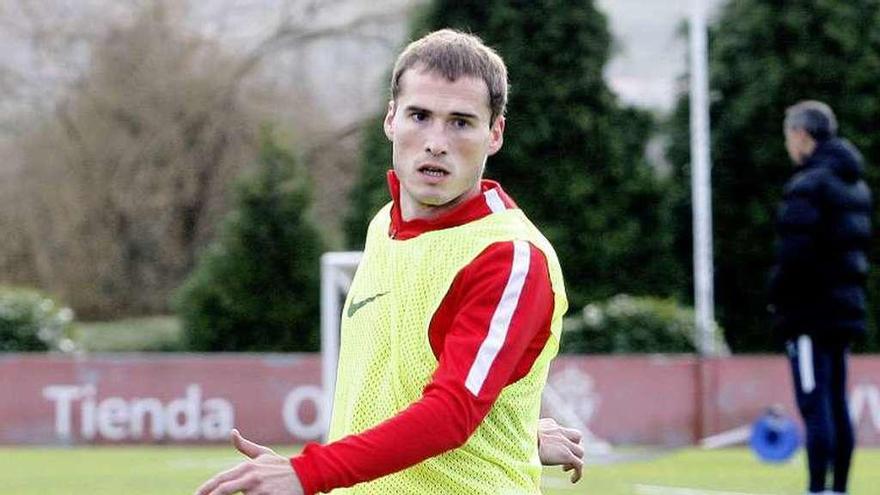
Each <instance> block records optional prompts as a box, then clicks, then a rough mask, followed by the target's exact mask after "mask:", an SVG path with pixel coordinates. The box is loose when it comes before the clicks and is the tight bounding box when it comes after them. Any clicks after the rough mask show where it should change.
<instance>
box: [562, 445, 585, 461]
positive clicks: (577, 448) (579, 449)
mask: <svg viewBox="0 0 880 495" xmlns="http://www.w3.org/2000/svg"><path fill="white" fill-rule="evenodd" d="M565 445H566V446H567V447H568V450H570V451H571V453H572V454H574V455H575V456H577V458H578V459H580V458H583V457H584V446H583V445H581V444H580V443H575V442H572V441H568V443H566V444H565Z"/></svg>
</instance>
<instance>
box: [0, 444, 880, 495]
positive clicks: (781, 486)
mask: <svg viewBox="0 0 880 495" xmlns="http://www.w3.org/2000/svg"><path fill="white" fill-rule="evenodd" d="M277 451H278V452H283V453H291V452H292V450H291V449H288V448H283V447H282V448H278V449H277ZM633 457H634V458H640V457H639V456H633ZM641 459H642V460H638V461H630V462H617V463H611V464H603V463H600V464H591V465H589V466H588V467H587V469H586V472H585V475H584V479H582V480H581V481H580V483H578V484H577V485H571V484H569V483H568V479H567V477H566V475H565V473H563V472H562V470H561V469H558V468H550V469H547V470H546V471H545V475H544V493H545V495H569V494H578V493H582V494H590V495H699V494H706V495H745V494H780V495H782V494H785V495H787V494H791V495H798V494H802V493H803V492H804V489H803V486H804V478H805V475H804V466H803V463H804V460H803V458H802V457H795V458H794V460H793V461H792V462H790V463H788V464H784V465H781V466H772V465H765V464H760V463H759V462H757V461H756V460H755V459H754V458H753V457H752V454H751V453H750V452H748V451H747V450H745V449H728V450H720V451H712V452H705V451H700V450H695V449H689V450H679V451H675V452H671V453H667V454H663V455H659V456H649V457H648V458H645V457H644V456H642V457H641ZM236 462H238V457H237V456H236V455H235V453H234V452H232V451H231V449H230V448H223V447H210V448H193V447H87V448H2V449H0V493H10V494H16V495H28V494H35V495H36V494H40V495H44V494H70V495H80V494H82V495H85V494H89V495H103V494H108V495H109V494H114V495H116V494H123V493H124V494H128V495H148V494H149V495H153V494H155V495H159V494H174V493H192V491H193V490H194V489H195V488H196V487H197V486H198V485H199V484H200V483H201V482H202V481H204V480H205V479H206V478H207V477H209V476H210V475H211V474H212V473H214V472H215V471H218V470H221V469H224V468H227V467H230V466H232V465H234V464H235V463H236ZM871 487H874V488H871ZM878 487H880V449H860V450H858V451H857V453H856V459H855V465H854V467H853V476H852V478H851V488H852V489H851V492H850V493H852V494H855V495H861V494H866V495H867V494H872V493H878Z"/></svg>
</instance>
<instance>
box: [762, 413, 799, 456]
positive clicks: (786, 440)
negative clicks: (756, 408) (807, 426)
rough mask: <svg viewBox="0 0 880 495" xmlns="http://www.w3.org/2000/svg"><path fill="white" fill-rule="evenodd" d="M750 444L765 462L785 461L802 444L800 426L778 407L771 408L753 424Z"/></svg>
mask: <svg viewBox="0 0 880 495" xmlns="http://www.w3.org/2000/svg"><path fill="white" fill-rule="evenodd" d="M749 445H750V446H751V447H752V451H753V452H755V454H756V455H757V456H758V458H759V459H761V460H762V461H764V462H770V463H778V462H784V461H787V460H788V459H789V458H791V456H793V455H794V453H795V452H797V450H798V448H799V447H800V446H801V432H800V428H799V427H798V424H797V423H796V422H795V421H794V420H792V419H791V418H789V417H787V416H785V415H784V414H783V413H782V412H781V411H780V410H779V409H778V408H771V409H769V410H768V411H767V412H766V413H764V414H763V415H762V416H761V417H760V418H758V419H757V421H755V422H754V423H753V424H752V435H751V438H750V439H749Z"/></svg>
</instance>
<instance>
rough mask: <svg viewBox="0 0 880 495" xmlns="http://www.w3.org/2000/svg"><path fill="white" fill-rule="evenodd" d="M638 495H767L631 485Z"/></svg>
mask: <svg viewBox="0 0 880 495" xmlns="http://www.w3.org/2000/svg"><path fill="white" fill-rule="evenodd" d="M633 486H634V487H635V489H636V493H638V494H639V495H769V494H761V493H748V492H722V491H718V490H703V489H698V488H682V487H677V486H659V485H633Z"/></svg>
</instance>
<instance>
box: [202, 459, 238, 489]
mask: <svg viewBox="0 0 880 495" xmlns="http://www.w3.org/2000/svg"><path fill="white" fill-rule="evenodd" d="M246 469H247V464H246V463H241V464H239V465H238V466H235V467H234V468H232V469H229V470H226V471H223V472H222V473H220V474H218V475H217V476H214V477H213V478H211V479H209V480H208V481H206V482H204V483H202V485H201V486H200V487H199V488H198V489H197V490H196V494H195V495H208V494H209V493H211V492H213V491H214V490H215V489H217V487H218V486H220V485H221V484H222V483H225V482H227V481H229V480H232V479H235V478H238V477H240V476H242V475H243V474H244V472H245V470H246Z"/></svg>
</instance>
